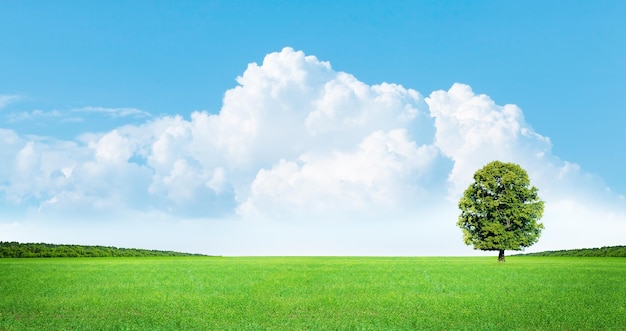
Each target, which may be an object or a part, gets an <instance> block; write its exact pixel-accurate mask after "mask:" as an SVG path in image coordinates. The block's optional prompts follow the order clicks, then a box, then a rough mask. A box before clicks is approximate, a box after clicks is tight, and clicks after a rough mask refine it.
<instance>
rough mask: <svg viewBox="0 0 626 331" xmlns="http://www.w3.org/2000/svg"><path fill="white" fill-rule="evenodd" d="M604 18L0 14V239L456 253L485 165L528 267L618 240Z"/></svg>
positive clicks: (49, 6) (563, 12)
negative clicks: (539, 210) (534, 234)
mask: <svg viewBox="0 0 626 331" xmlns="http://www.w3.org/2000/svg"><path fill="white" fill-rule="evenodd" d="M625 17H626V4H625V3H624V2H621V1H599V2H594V3H591V2H577V1H551V2H549V3H545V2H540V1H526V2H516V1H508V2H498V1H471V2H463V1H449V2H441V1H391V2H388V1H385V2H383V1H381V2H368V3H363V2H359V1H321V2H316V3H304V2H297V1H284V2H283V1H270V2H256V1H249V2H248V1H228V2H219V1H211V2H208V1H198V2H195V1H188V2H179V3H172V2H158V1H157V2H152V3H146V2H141V1H129V2H114V1H110V2H89V3H85V2H80V1H61V2H56V3H49V2H37V1H33V2H17V1H6V2H2V3H1V4H0V42H1V43H2V47H1V50H0V157H1V158H2V160H5V161H4V162H3V163H2V164H0V208H1V209H0V240H4V241H13V240H16V241H31V242H32V241H37V242H40V241H41V242H54V243H77V244H98V245H113V246H124V247H138V248H153V249H173V250H181V251H191V252H200V253H206V254H222V255H470V254H475V253H476V252H474V251H473V250H472V249H471V248H470V247H466V246H464V245H463V244H462V240H461V230H460V229H458V228H456V227H455V223H456V218H457V216H458V213H459V211H458V209H457V207H456V203H457V201H458V198H459V197H460V195H461V194H462V192H463V190H464V189H465V188H466V187H467V185H469V183H470V182H471V176H472V174H473V173H474V172H475V171H476V170H477V169H478V168H480V167H481V166H483V165H484V164H486V163H488V162H490V161H492V160H494V159H499V160H502V161H512V162H516V163H519V164H521V165H522V166H523V167H524V168H525V169H526V170H527V171H528V172H529V175H530V177H531V181H532V182H533V184H534V185H535V186H537V187H538V188H539V194H540V196H541V197H542V198H543V199H544V200H546V211H545V216H544V219H543V222H544V224H545V227H546V229H545V231H544V235H543V236H542V238H541V239H540V240H539V243H538V244H536V245H535V246H533V247H532V248H531V249H530V250H533V251H534V250H542V249H565V248H579V247H595V246H603V245H618V244H624V242H623V238H626V201H625V199H624V195H626V179H625V178H624V176H623V161H624V146H626V129H624V124H626V115H625V114H626V112H625V111H626V98H624V95H626V36H625V35H624V34H623V31H626V23H625V22H626V20H625V19H624V18H625Z"/></svg>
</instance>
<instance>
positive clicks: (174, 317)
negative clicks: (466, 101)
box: [0, 256, 626, 330]
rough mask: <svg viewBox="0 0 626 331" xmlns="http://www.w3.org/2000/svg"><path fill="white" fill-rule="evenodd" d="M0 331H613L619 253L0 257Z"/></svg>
mask: <svg viewBox="0 0 626 331" xmlns="http://www.w3.org/2000/svg"><path fill="white" fill-rule="evenodd" d="M0 274H1V277H2V282H0V330H69V329H71V330H268V329H269V330H415V329H435V330H436V329H440V330H450V329H471V330H476V329H480V330H557V329H561V330H564V329H568V330H574V329H575V330H585V329H587V330H594V329H598V330H600V329H602V330H619V329H622V330H623V329H625V328H626V259H624V258H573V257H528V256H510V257H508V258H507V262H506V263H498V262H496V258H495V257H488V258H486V257H458V258H454V257H406V258H405V257H144V258H124V257H122V258H55V259H41V258H33V259H0Z"/></svg>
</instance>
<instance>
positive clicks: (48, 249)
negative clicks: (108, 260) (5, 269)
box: [0, 241, 203, 258]
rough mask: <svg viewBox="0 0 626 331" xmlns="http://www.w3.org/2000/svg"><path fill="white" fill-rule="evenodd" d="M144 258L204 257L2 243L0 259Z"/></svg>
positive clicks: (153, 251) (131, 249) (126, 250)
mask: <svg viewBox="0 0 626 331" xmlns="http://www.w3.org/2000/svg"><path fill="white" fill-rule="evenodd" d="M142 256H203V254H190V253H179V252H172V251H159V250H148V249H136V248H117V247H111V246H85V245H55V244H45V243H19V242H2V241H0V258H26V257H142Z"/></svg>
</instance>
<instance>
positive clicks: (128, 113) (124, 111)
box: [72, 107, 152, 118]
mask: <svg viewBox="0 0 626 331" xmlns="http://www.w3.org/2000/svg"><path fill="white" fill-rule="evenodd" d="M72 111H73V112H77V113H91V114H103V115H105V116H108V117H111V118H119V117H135V118H146V117H151V116H152V115H151V114H150V113H148V112H146V111H143V110H141V109H137V108H128V107H121V108H107V107H83V108H77V109H73V110H72Z"/></svg>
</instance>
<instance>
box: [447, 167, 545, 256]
mask: <svg viewBox="0 0 626 331" xmlns="http://www.w3.org/2000/svg"><path fill="white" fill-rule="evenodd" d="M537 191H538V190H537V188H536V187H534V186H532V187H531V186H530V179H529V178H528V174H527V173H526V171H525V170H524V169H522V167H520V166H519V165H517V164H514V163H504V162H500V161H493V162H490V163H489V164H487V165H485V166H484V167H483V168H482V169H479V170H478V171H476V173H475V174H474V183H472V184H471V185H470V186H469V187H468V188H467V189H466V190H465V192H464V193H463V197H461V199H460V200H459V208H460V209H461V215H460V216H459V221H458V222H457V225H458V226H459V227H460V228H461V229H462V230H463V241H464V242H465V244H467V245H473V246H474V249H480V250H484V251H499V254H498V261H501V262H504V251H505V250H521V249H522V248H523V247H529V246H531V245H533V244H534V243H536V242H537V240H539V236H540V235H541V230H542V229H543V224H541V223H538V220H539V219H541V216H542V214H543V206H544V202H543V201H541V200H540V199H539V195H538V194H537Z"/></svg>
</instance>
